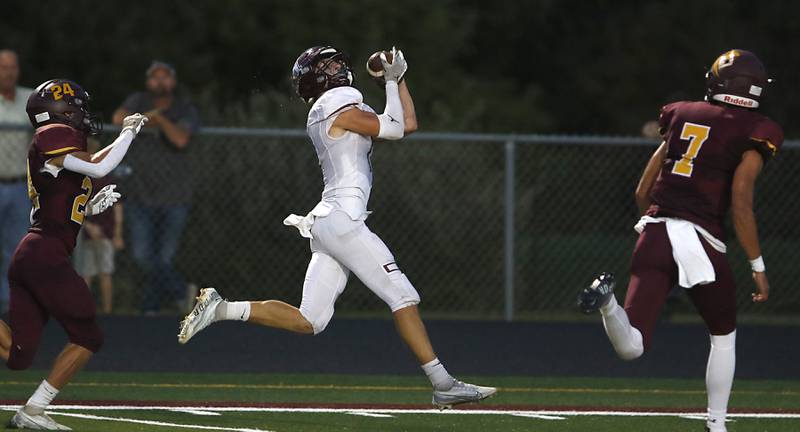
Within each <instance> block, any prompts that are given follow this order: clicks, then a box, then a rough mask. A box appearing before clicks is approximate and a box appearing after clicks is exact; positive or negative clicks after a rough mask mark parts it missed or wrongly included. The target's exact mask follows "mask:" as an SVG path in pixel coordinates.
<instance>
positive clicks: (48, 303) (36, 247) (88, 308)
mask: <svg viewBox="0 0 800 432" xmlns="http://www.w3.org/2000/svg"><path fill="white" fill-rule="evenodd" d="M8 279H9V285H10V289H11V304H10V309H9V317H10V326H11V339H12V341H11V342H12V343H11V352H10V355H9V358H8V367H9V368H10V369H26V368H28V367H30V365H31V363H33V358H34V356H35V355H36V350H37V348H38V346H39V340H40V339H41V336H42V331H43V330H44V326H45V324H46V323H47V321H48V319H49V318H50V317H51V316H52V317H53V318H55V319H56V320H57V321H58V322H59V323H60V324H61V326H62V327H63V328H64V330H65V331H66V332H67V336H68V337H69V341H70V342H72V343H73V344H75V345H80V346H82V347H84V348H86V349H88V350H89V351H92V352H97V351H98V350H99V349H100V347H101V346H102V345H103V333H102V331H101V330H100V327H98V325H97V322H96V320H95V304H94V299H93V298H92V294H91V292H90V291H89V287H88V286H86V282H85V281H84V280H83V278H81V277H80V276H79V275H78V273H77V272H76V271H75V270H74V269H73V267H72V263H71V262H70V259H69V253H68V251H67V249H66V247H65V246H64V244H63V243H62V242H61V241H60V240H58V239H57V238H53V237H48V236H43V235H40V234H37V233H29V234H28V235H26V236H25V238H23V239H22V241H21V242H20V244H19V246H17V250H16V252H14V257H13V258H12V259H11V265H10V267H9V271H8Z"/></svg>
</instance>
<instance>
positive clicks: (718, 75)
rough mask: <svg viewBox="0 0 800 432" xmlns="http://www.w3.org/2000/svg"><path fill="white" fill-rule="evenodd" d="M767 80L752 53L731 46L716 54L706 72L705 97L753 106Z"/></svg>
mask: <svg viewBox="0 0 800 432" xmlns="http://www.w3.org/2000/svg"><path fill="white" fill-rule="evenodd" d="M770 82H772V80H771V79H769V78H768V77H767V70H766V68H765V67H764V64H763V63H761V60H759V59H758V57H756V55H755V54H753V53H751V52H750V51H745V50H740V49H733V50H730V51H728V52H726V53H724V54H722V55H721V56H719V57H718V58H717V60H716V61H715V62H714V64H712V65H711V69H709V70H708V72H707V73H706V86H707V90H706V100H707V101H709V102H711V101H715V102H722V103H726V104H729V105H735V106H739V107H744V108H752V109H755V108H758V107H759V105H761V98H762V97H763V93H764V90H765V88H766V86H767V84H769V83H770Z"/></svg>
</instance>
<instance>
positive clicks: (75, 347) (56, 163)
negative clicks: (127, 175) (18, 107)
mask: <svg viewBox="0 0 800 432" xmlns="http://www.w3.org/2000/svg"><path fill="white" fill-rule="evenodd" d="M27 112H28V117H29V118H30V121H31V124H32V125H33V127H34V128H35V129H36V131H35V133H34V136H33V140H32V142H31V146H30V149H29V151H28V195H29V197H30V199H31V203H32V207H33V208H32V210H31V228H30V230H29V232H28V234H27V235H26V236H25V237H24V238H23V239H22V240H21V241H20V243H19V245H18V246H17V250H16V252H15V253H14V256H13V257H12V259H11V265H10V267H9V271H8V280H9V285H10V289H11V307H10V310H9V317H10V320H9V323H8V324H6V323H5V322H3V321H0V357H2V358H3V359H4V360H6V362H7V365H8V367H9V368H10V369H14V370H22V369H27V368H28V367H30V366H31V363H32V362H33V358H34V356H35V355H36V349H37V347H38V345H39V340H40V338H41V336H42V330H44V326H45V324H46V323H47V320H48V319H49V318H50V317H53V318H54V319H55V320H56V321H58V322H59V324H61V326H62V327H63V328H64V330H65V331H66V333H67V336H68V339H69V342H68V343H67V346H66V347H65V348H64V350H63V351H61V353H60V354H59V355H58V357H57V358H56V359H55V362H54V363H53V366H52V369H51V370H50V373H49V375H48V376H47V378H46V379H45V380H43V381H42V383H41V384H40V385H39V387H38V388H37V389H36V391H35V393H34V394H33V396H31V398H30V399H28V402H27V403H26V404H25V406H23V407H22V408H20V409H19V410H18V411H17V412H16V414H15V415H14V417H13V418H12V419H11V424H12V426H15V427H17V428H21V429H39V430H70V429H69V428H68V427H66V426H63V425H60V424H58V423H56V422H55V421H53V419H51V418H50V417H49V416H47V414H45V409H46V408H47V406H48V405H49V404H50V402H51V401H52V400H53V399H54V398H55V396H56V395H57V394H58V392H59V390H61V389H62V388H64V386H65V385H66V384H67V383H68V382H69V381H70V379H71V378H72V377H73V375H75V373H77V372H78V371H79V370H80V369H81V368H82V367H83V366H84V365H85V364H86V362H87V361H88V360H89V358H90V357H91V356H92V354H93V353H95V352H97V350H99V349H100V346H101V345H102V344H103V333H102V331H101V330H100V328H99V327H98V325H97V322H96V320H95V302H94V299H93V298H92V295H91V292H90V291H89V287H87V286H86V282H84V280H83V278H82V277H80V276H79V275H78V273H76V272H75V270H74V269H73V267H72V264H71V263H70V255H71V254H72V250H73V248H74V247H75V239H76V236H77V235H78V233H79V231H80V229H81V225H82V224H83V219H84V217H86V216H91V215H96V214H99V213H102V212H104V211H106V210H108V209H109V208H110V207H111V206H113V205H114V203H115V202H116V201H117V200H118V199H119V198H120V194H119V193H117V192H115V191H114V188H115V186H114V185H108V186H106V187H104V188H103V189H101V190H100V191H98V192H97V193H95V194H92V192H93V190H92V178H100V177H103V176H105V175H107V174H108V173H109V172H111V170H113V169H114V168H115V167H116V166H117V165H118V164H119V162H120V161H121V160H122V158H123V157H124V156H125V153H126V152H127V151H128V147H129V146H130V144H131V142H132V141H133V139H134V138H135V137H136V134H137V133H138V132H139V130H140V129H141V127H142V125H143V124H144V123H145V122H146V121H147V118H146V117H145V116H143V115H141V114H133V115H131V116H128V117H127V118H126V119H125V121H124V122H123V125H122V132H120V134H119V137H118V138H117V139H116V140H115V141H114V142H113V143H112V144H111V145H109V146H108V147H106V148H104V149H103V150H100V151H99V152H97V153H94V154H90V153H87V152H86V138H87V135H94V134H97V133H98V132H99V131H100V129H101V127H102V124H101V123H100V122H99V121H97V119H96V118H95V116H94V115H92V113H91V111H90V110H89V94H88V93H87V92H86V91H85V90H83V89H82V88H81V87H80V86H79V85H78V84H76V83H75V82H73V81H69V80H63V79H56V80H50V81H47V82H45V83H43V84H42V85H40V86H39V87H37V88H36V90H35V91H34V92H33V93H32V94H31V96H30V97H29V98H28V104H27ZM4 276H5V275H4Z"/></svg>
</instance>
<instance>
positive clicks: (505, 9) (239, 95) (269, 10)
mask: <svg viewBox="0 0 800 432" xmlns="http://www.w3.org/2000/svg"><path fill="white" fill-rule="evenodd" d="M797 16H800V3H798V2H792V1H769V2H757V1H727V0H708V1H701V2H698V1H683V0H681V1H635V2H634V1H610V0H609V1H602V0H593V1H578V0H574V1H557V0H537V1H491V2H490V1H485V0H462V1H456V0H433V1H431V0H426V1H422V0H408V1H404V2H383V1H373V0H357V1H355V0H354V1H338V0H337V1H335V0H326V1H312V0H292V1H277V0H274V1H273V0H271V1H256V0H252V1H246V0H226V1H207V0H199V1H191V2H190V1H172V2H171V1H152V0H145V1H141V2H137V3H136V4H135V5H134V6H131V3H130V2H123V1H119V0H105V1H90V0H73V1H70V2H66V3H65V2H57V1H46V0H12V1H4V2H3V13H2V15H0V45H2V46H5V47H9V48H13V49H16V50H17V51H19V53H20V55H21V61H22V67H23V79H22V81H23V84H25V85H29V86H33V85H35V84H37V83H38V82H41V81H44V80H45V79H48V78H52V77H55V76H61V77H70V78H73V79H75V80H78V81H79V82H81V83H83V84H84V85H85V86H86V87H87V88H89V89H90V90H92V92H93V93H94V94H95V98H96V106H97V107H98V108H100V109H101V110H102V111H103V112H104V113H105V114H106V115H107V116H108V115H109V114H110V113H111V112H112V111H113V109H114V108H115V107H116V106H117V105H118V104H119V102H120V101H121V100H122V99H123V98H124V97H125V95H126V94H127V93H129V92H130V91H132V90H134V89H138V88H140V87H141V86H142V83H143V77H144V76H143V75H144V70H145V68H146V67H147V65H148V64H149V62H150V61H151V60H152V59H163V60H166V61H169V62H172V63H174V64H175V66H176V67H177V69H178V73H179V78H180V79H181V81H182V82H183V84H184V85H185V87H186V89H187V91H189V92H190V93H191V94H192V96H193V97H194V98H195V100H196V101H197V102H198V104H199V105H200V106H201V110H202V112H203V113H204V117H205V120H206V121H205V123H206V124H214V125H259V126H281V127H299V126H301V125H302V124H303V120H304V115H305V108H304V107H303V105H302V104H301V103H299V102H297V101H295V100H292V99H291V97H290V96H291V91H290V86H289V81H288V73H289V70H290V67H291V64H292V62H293V61H294V59H295V58H296V56H297V55H298V54H299V53H300V52H301V51H302V50H303V49H305V48H306V47H308V46H311V45H315V44H333V45H336V46H338V47H341V48H342V49H345V50H346V51H348V52H349V53H350V54H351V56H352V59H353V61H354V64H355V68H356V72H357V73H358V83H359V85H360V86H361V87H362V88H363V89H364V90H365V93H366V94H367V99H368V101H369V102H371V103H372V104H374V105H377V106H378V107H380V106H381V105H382V103H383V101H382V99H381V96H380V93H379V91H378V89H377V88H376V87H375V86H373V85H372V84H371V83H370V82H368V80H367V79H366V78H365V75H366V74H365V73H363V64H364V62H365V61H366V58H367V57H368V56H369V54H370V53H372V52H373V51H375V50H377V49H379V48H386V47H389V46H390V45H391V44H392V43H397V45H398V46H400V47H401V48H403V49H404V51H405V53H406V56H407V58H408V59H409V63H410V75H409V82H410V83H411V85H412V90H413V92H414V94H415V96H416V101H417V105H418V111H419V114H420V119H421V122H422V126H423V128H425V129H427V130H468V131H499V132H511V131H514V132H544V133H546V132H566V133H615V134H636V133H638V132H639V129H640V127H641V125H642V123H644V122H645V121H647V120H649V119H652V118H654V117H655V116H657V114H658V109H659V107H660V106H661V105H662V104H663V103H665V102H668V101H671V100H675V99H679V98H699V97H701V96H702V94H703V91H704V81H703V74H704V72H705V68H706V67H707V66H708V65H709V64H710V63H711V62H712V61H713V59H714V58H715V57H716V56H717V55H718V54H720V53H721V52H723V51H725V50H727V49H729V48H733V47H739V48H744V49H750V50H753V51H755V52H757V53H758V54H759V55H760V56H761V57H762V59H763V60H764V61H765V62H766V64H767V66H768V68H769V70H770V71H771V73H772V75H773V76H774V77H775V78H776V83H775V85H774V88H772V89H770V91H769V94H770V98H769V103H768V106H767V107H766V110H767V111H768V112H769V113H770V114H772V115H773V116H775V117H776V118H777V119H778V120H779V121H781V122H782V124H783V125H784V127H785V128H786V130H787V134H788V135H789V136H792V135H795V134H796V133H797V130H798V126H796V125H794V124H793V123H791V122H790V120H791V119H792V118H794V117H797V116H798V114H800V100H799V99H798V98H797V97H795V95H796V93H797V91H796V90H795V89H794V81H795V77H796V76H798V74H800V56H797V55H794V53H793V48H794V47H795V46H796V45H797V41H798V38H800V21H798V20H797V19H795V18H796V17H797Z"/></svg>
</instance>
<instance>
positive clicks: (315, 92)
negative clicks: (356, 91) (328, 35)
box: [292, 46, 353, 103]
mask: <svg viewBox="0 0 800 432" xmlns="http://www.w3.org/2000/svg"><path fill="white" fill-rule="evenodd" d="M292 83H293V84H294V91H295V92H296V93H297V95H298V96H300V98H301V99H303V101H305V102H306V103H311V102H313V101H314V100H315V99H316V98H317V97H319V95H321V94H322V93H324V92H326V91H327V90H330V89H332V88H334V87H343V86H349V85H352V84H353V70H352V69H351V68H350V60H349V59H348V58H347V55H345V53H343V52H342V51H339V50H338V49H336V48H334V47H331V46H315V47H312V48H309V49H307V50H305V51H303V53H302V54H300V57H298V58H297V60H296V61H295V62H294V66H293V67H292Z"/></svg>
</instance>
